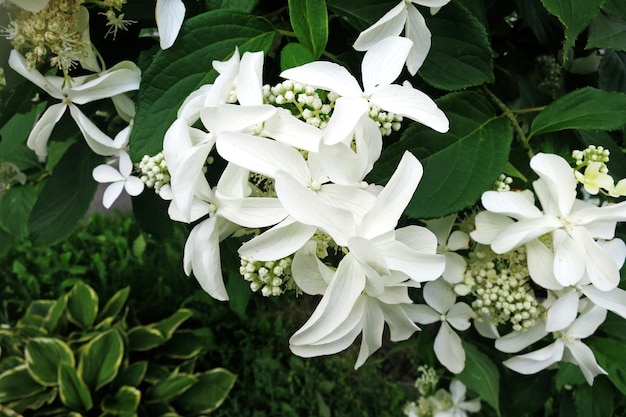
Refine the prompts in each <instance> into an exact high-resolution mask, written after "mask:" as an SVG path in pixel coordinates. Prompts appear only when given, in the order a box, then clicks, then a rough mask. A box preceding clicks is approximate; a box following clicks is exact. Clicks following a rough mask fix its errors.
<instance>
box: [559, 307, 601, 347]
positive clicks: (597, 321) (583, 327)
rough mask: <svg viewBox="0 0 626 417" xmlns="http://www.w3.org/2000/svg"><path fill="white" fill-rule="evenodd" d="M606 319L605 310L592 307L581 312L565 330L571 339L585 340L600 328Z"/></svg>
mask: <svg viewBox="0 0 626 417" xmlns="http://www.w3.org/2000/svg"><path fill="white" fill-rule="evenodd" d="M605 319H606V310H605V309H604V308H602V307H601V306H597V305H594V306H593V307H592V308H591V309H589V310H587V311H585V312H583V313H582V314H581V315H580V316H578V318H577V319H576V320H574V323H572V325H571V326H570V327H569V329H568V330H567V334H568V335H569V336H571V337H572V338H576V339H585V338H587V337H589V336H591V335H592V334H594V332H595V331H596V330H597V329H598V327H600V325H601V324H602V323H604V320H605Z"/></svg>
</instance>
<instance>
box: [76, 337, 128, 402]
mask: <svg viewBox="0 0 626 417" xmlns="http://www.w3.org/2000/svg"><path fill="white" fill-rule="evenodd" d="M123 358H124V341H123V340H122V336H121V335H120V332H119V331H118V330H117V329H110V330H108V331H106V332H104V333H100V334H99V335H97V336H96V337H94V338H93V339H91V341H89V343H87V344H86V345H85V346H83V347H81V349H80V357H79V360H78V374H79V375H80V376H81V378H82V379H83V381H85V384H87V386H88V387H89V388H90V389H92V390H98V389H100V388H101V387H103V386H104V385H106V384H108V383H109V382H111V381H113V379H114V378H115V376H116V375H117V373H118V371H119V368H120V365H121V364H122V359H123Z"/></svg>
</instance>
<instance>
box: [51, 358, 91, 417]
mask: <svg viewBox="0 0 626 417" xmlns="http://www.w3.org/2000/svg"><path fill="white" fill-rule="evenodd" d="M59 397H60V398H61V402H62V403H63V404H65V405H66V406H68V407H69V408H71V409H72V410H75V411H78V412H80V413H83V412H85V411H88V410H91V408H92V407H93V400H92V399H91V394H90V392H89V388H87V385H85V383H84V382H83V381H82V380H81V379H80V377H79V376H78V373H77V372H76V369H74V367H72V366H70V365H68V364H65V363H62V364H60V365H59Z"/></svg>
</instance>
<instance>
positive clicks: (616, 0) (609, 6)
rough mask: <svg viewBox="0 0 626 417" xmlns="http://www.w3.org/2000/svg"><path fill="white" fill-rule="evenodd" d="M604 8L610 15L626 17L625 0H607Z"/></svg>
mask: <svg viewBox="0 0 626 417" xmlns="http://www.w3.org/2000/svg"><path fill="white" fill-rule="evenodd" d="M602 10H604V11H605V12H606V13H608V14H610V15H613V16H616V17H620V18H622V19H626V2H625V1H624V0H606V2H605V3H604V5H603V6H602Z"/></svg>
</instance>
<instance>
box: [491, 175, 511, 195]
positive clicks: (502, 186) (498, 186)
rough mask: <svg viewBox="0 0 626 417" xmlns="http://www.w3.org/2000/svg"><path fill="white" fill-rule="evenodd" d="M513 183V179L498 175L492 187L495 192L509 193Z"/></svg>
mask: <svg viewBox="0 0 626 417" xmlns="http://www.w3.org/2000/svg"><path fill="white" fill-rule="evenodd" d="M512 182H513V178H511V177H507V176H506V175H504V174H500V176H499V177H498V179H497V180H496V182H495V183H494V185H493V188H494V190H495V191H500V192H503V191H511V183H512Z"/></svg>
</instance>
